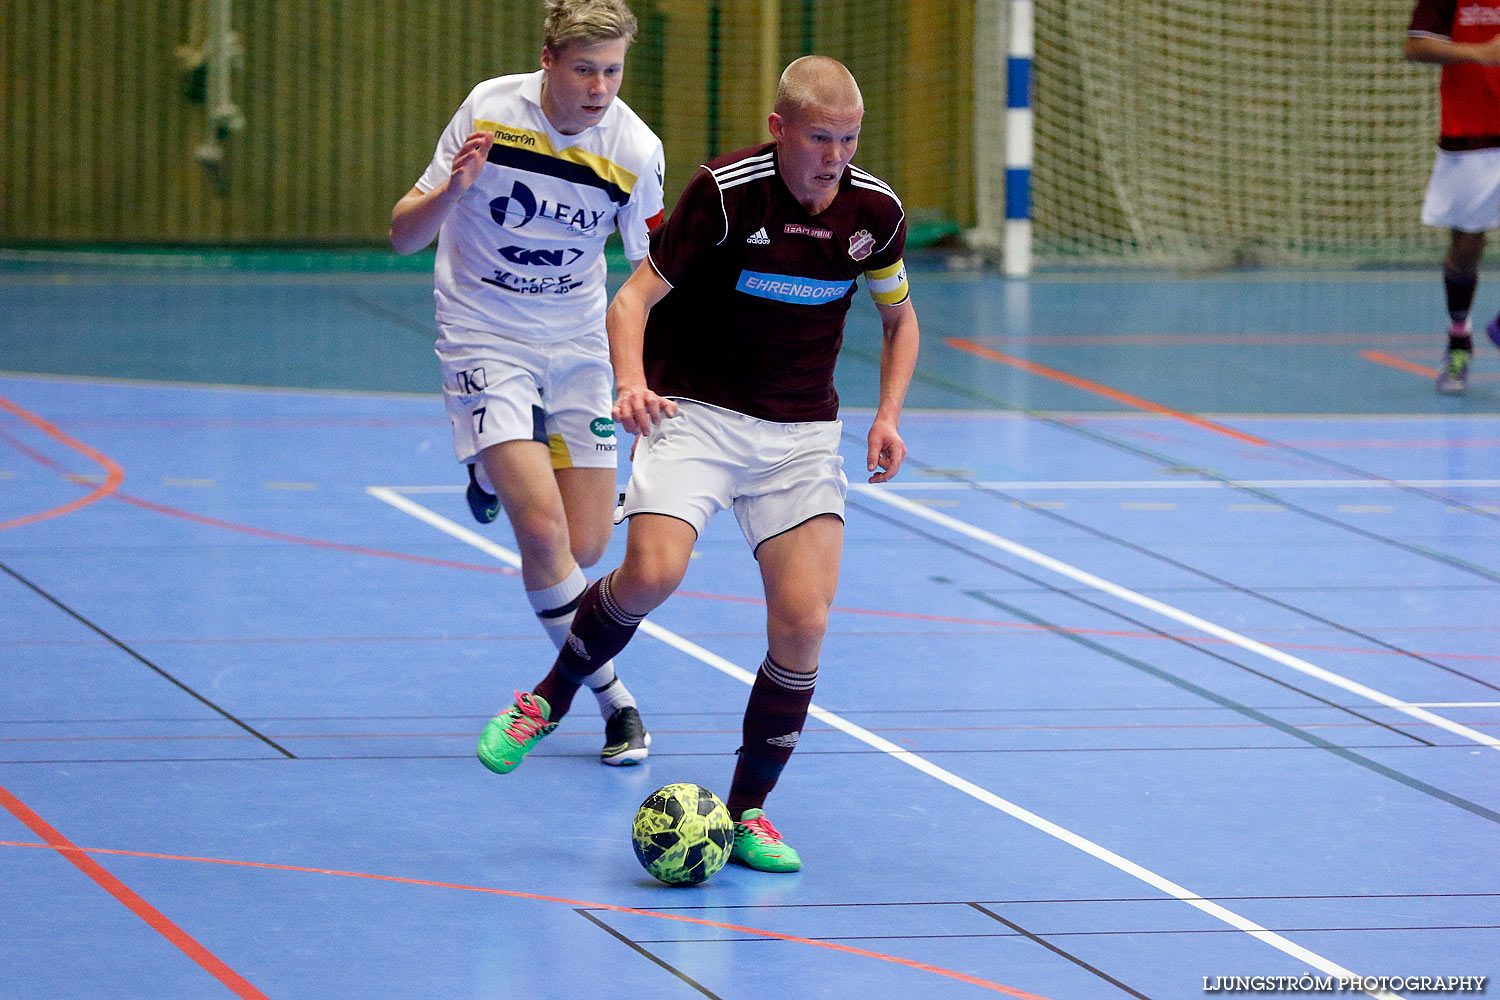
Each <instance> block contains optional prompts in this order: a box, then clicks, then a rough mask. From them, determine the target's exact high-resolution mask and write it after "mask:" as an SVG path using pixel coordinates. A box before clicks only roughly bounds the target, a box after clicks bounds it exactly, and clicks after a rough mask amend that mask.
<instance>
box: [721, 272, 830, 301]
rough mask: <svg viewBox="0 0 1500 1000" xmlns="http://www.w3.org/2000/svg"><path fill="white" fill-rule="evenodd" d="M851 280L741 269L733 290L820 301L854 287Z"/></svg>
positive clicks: (790, 298)
mask: <svg viewBox="0 0 1500 1000" xmlns="http://www.w3.org/2000/svg"><path fill="white" fill-rule="evenodd" d="M853 285H854V282H853V281H819V280H817V279H816V278H799V277H796V276H795V275H790V274H762V273H761V272H759V271H741V272H740V280H739V281H738V282H737V283H736V284H735V286H734V287H735V290H736V291H741V292H744V293H746V294H747V295H754V296H756V297H757V298H762V299H774V300H775V301H777V302H794V303H797V304H799V305H821V304H822V303H824V302H832V301H833V300H834V299H838V298H842V297H843V296H844V295H845V294H847V293H848V291H849V289H850V288H851V287H853Z"/></svg>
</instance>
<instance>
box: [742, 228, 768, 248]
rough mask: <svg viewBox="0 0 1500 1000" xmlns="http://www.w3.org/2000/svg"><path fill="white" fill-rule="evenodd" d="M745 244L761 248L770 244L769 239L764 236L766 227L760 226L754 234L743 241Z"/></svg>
mask: <svg viewBox="0 0 1500 1000" xmlns="http://www.w3.org/2000/svg"><path fill="white" fill-rule="evenodd" d="M745 242H746V243H754V244H755V245H756V246H762V247H763V246H765V245H767V244H768V243H770V242H771V237H769V236H767V235H766V227H765V226H761V227H760V228H759V229H757V230H756V231H755V232H753V233H751V234H750V235H749V237H748V238H747V239H746V240H745Z"/></svg>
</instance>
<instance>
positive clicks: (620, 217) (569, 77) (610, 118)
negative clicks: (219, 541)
mask: <svg viewBox="0 0 1500 1000" xmlns="http://www.w3.org/2000/svg"><path fill="white" fill-rule="evenodd" d="M635 30H636V20H635V17H634V16H633V15H632V14H631V13H630V10H629V9H628V8H627V7H626V6H625V3H624V2H623V0H548V2H547V3H546V18H545V20H544V23H543V34H544V41H543V45H542V54H541V64H542V68H541V70H539V71H537V72H534V73H527V74H516V75H513V76H502V77H497V78H495V79H492V80H486V81H484V82H483V83H481V84H479V85H478V86H476V87H475V88H474V89H473V91H472V92H470V94H469V96H468V97H467V98H466V99H465V100H464V103H463V104H462V106H460V107H459V109H458V111H457V112H456V113H455V114H454V116H453V118H452V120H451V121H450V122H449V123H448V127H447V129H445V130H444V132H443V136H442V138H441V139H440V140H439V142H438V146H437V151H436V152H435V153H434V155H433V158H432V162H431V164H429V166H428V168H427V170H426V172H425V173H424V174H423V175H422V176H421V178H419V179H418V180H417V183H416V186H414V187H413V188H412V189H411V190H410V191H409V192H407V193H406V195H405V196H403V197H402V198H401V200H400V201H398V202H397V203H396V206H395V208H394V209H392V211H391V232H390V237H391V245H392V246H394V247H395V248H396V250H397V251H398V252H400V253H415V252H416V251H418V250H420V249H422V248H423V247H425V246H427V245H428V244H429V243H431V242H432V239H433V237H434V236H436V237H437V240H438V250H437V261H436V267H435V281H434V297H435V298H436V300H437V321H438V328H439V331H440V334H439V337H438V340H437V347H436V350H437V355H438V359H439V361H440V362H441V365H442V373H443V397H444V401H445V404H446V406H447V410H448V417H449V420H450V421H451V422H452V424H453V446H454V452H455V454H456V456H457V458H458V461H459V462H460V463H462V464H465V465H467V466H468V469H469V489H468V501H469V507H470V509H471V510H472V511H473V514H474V516H475V518H476V519H478V520H479V521H481V522H488V521H492V520H494V519H495V518H496V517H497V516H498V514H499V510H500V509H501V508H504V510H505V513H506V515H507V517H508V518H509V519H510V523H511V527H512V528H513V529H514V531H515V535H516V543H517V546H518V547H519V548H520V550H521V579H522V583H523V585H524V586H525V588H526V596H527V598H528V599H529V600H530V602H531V606H532V608H533V609H534V610H535V611H536V614H537V617H538V618H539V619H540V620H541V623H542V626H543V628H544V629H545V630H546V631H547V634H548V635H549V637H550V638H551V639H552V641H553V642H554V644H557V645H561V643H562V642H563V640H564V639H565V638H566V636H567V634H568V628H569V626H570V625H571V623H572V620H573V611H574V609H575V608H576V606H577V604H578V600H579V598H580V597H581V596H582V594H583V591H584V589H585V587H586V585H587V581H586V580H585V579H584V576H583V571H582V569H581V567H584V566H591V565H593V564H594V563H595V562H597V561H598V560H599V557H600V556H602V555H603V554H604V548H605V546H606V545H607V544H608V542H609V534H610V529H611V527H612V526H613V525H612V514H613V510H614V504H615V461H616V456H615V436H614V423H613V421H612V419H611V417H610V408H611V403H612V401H613V379H612V376H611V371H610V366H609V348H608V342H607V340H606V337H605V332H604V311H605V306H606V304H607V293H606V290H605V277H606V273H605V272H606V264H605V259H604V244H605V239H606V237H608V236H609V234H610V233H612V232H614V231H615V230H616V229H618V230H619V232H620V238H621V241H622V242H623V244H624V248H625V255H626V256H627V257H628V258H630V260H631V261H632V262H634V263H636V264H639V262H640V261H641V260H642V259H644V258H645V256H646V246H647V237H648V236H649V234H650V230H651V229H653V228H654V227H655V226H656V225H658V224H659V223H660V221H661V214H662V178H663V171H664V163H663V157H662V145H661V140H660V139H658V138H657V137H656V135H655V133H653V132H652V131H651V129H650V128H648V127H647V126H646V125H645V123H644V122H642V121H641V119H640V118H639V117H637V116H636V114H635V113H634V112H633V111H631V110H630V108H628V107H627V106H626V105H625V103H624V102H623V101H619V100H616V99H615V95H616V94H617V93H618V92H619V89H620V82H621V79H622V74H623V72H624V63H625V53H626V49H627V48H628V47H629V45H630V42H631V40H632V39H633V38H634V36H635ZM585 683H586V684H587V685H588V686H589V687H590V688H591V689H592V690H593V691H594V694H595V696H596V697H597V699H598V701H599V710H600V714H601V715H602V716H603V717H604V719H605V746H604V749H603V751H602V752H601V754H600V757H601V759H602V760H603V761H604V763H606V764H617V765H618V764H634V763H637V762H639V761H641V760H643V759H644V758H645V757H646V754H647V748H648V747H649V746H650V743H651V737H650V734H649V733H647V732H646V730H645V727H644V725H643V724H642V723H641V718H640V713H639V712H638V711H637V709H636V703H635V699H634V698H633V697H632V696H631V694H630V692H629V691H628V690H627V689H626V687H625V685H624V684H623V683H622V682H621V681H620V680H619V678H618V677H617V676H616V675H615V670H614V664H613V662H612V661H611V662H608V663H605V664H603V665H602V666H600V667H599V669H598V670H596V671H594V672H593V673H592V674H590V675H589V677H588V678H587V680H586V681H585ZM515 711H516V709H515V706H512V708H511V709H510V710H508V711H507V712H503V713H501V715H500V716H498V717H497V718H496V720H495V722H493V723H492V725H499V726H501V727H505V726H508V725H509V724H510V722H511V721H512V720H510V715H511V713H513V712H515ZM479 759H480V761H481V762H483V763H484V764H485V766H486V767H489V768H491V769H492V770H494V769H495V768H496V762H495V761H494V760H492V759H491V756H490V755H487V754H486V749H485V743H484V742H483V741H481V743H480V747H479Z"/></svg>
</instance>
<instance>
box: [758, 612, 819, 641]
mask: <svg viewBox="0 0 1500 1000" xmlns="http://www.w3.org/2000/svg"><path fill="white" fill-rule="evenodd" d="M768 624H769V626H770V629H771V630H772V631H773V632H775V633H777V634H778V635H781V636H784V637H785V638H787V639H789V640H791V641H793V642H797V643H803V644H805V643H818V642H822V641H823V636H824V635H825V634H826V633H827V632H828V608H827V606H826V605H823V604H822V603H818V604H812V605H809V606H807V607H799V608H779V609H775V610H772V611H771V612H770V615H769V622H768Z"/></svg>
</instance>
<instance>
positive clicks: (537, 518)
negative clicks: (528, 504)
mask: <svg viewBox="0 0 1500 1000" xmlns="http://www.w3.org/2000/svg"><path fill="white" fill-rule="evenodd" d="M510 524H511V528H512V529H513V530H514V531H515V533H516V543H517V544H518V545H520V546H521V548H522V549H523V550H530V551H533V552H545V553H548V554H555V553H558V552H562V551H566V550H567V548H568V545H569V542H568V522H567V519H566V518H564V517H562V516H561V514H554V513H552V512H551V511H545V510H538V511H525V512H521V513H520V514H518V515H517V516H514V517H512V518H511V522H510ZM597 559H598V557H597V556H595V560H596V561H597Z"/></svg>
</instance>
